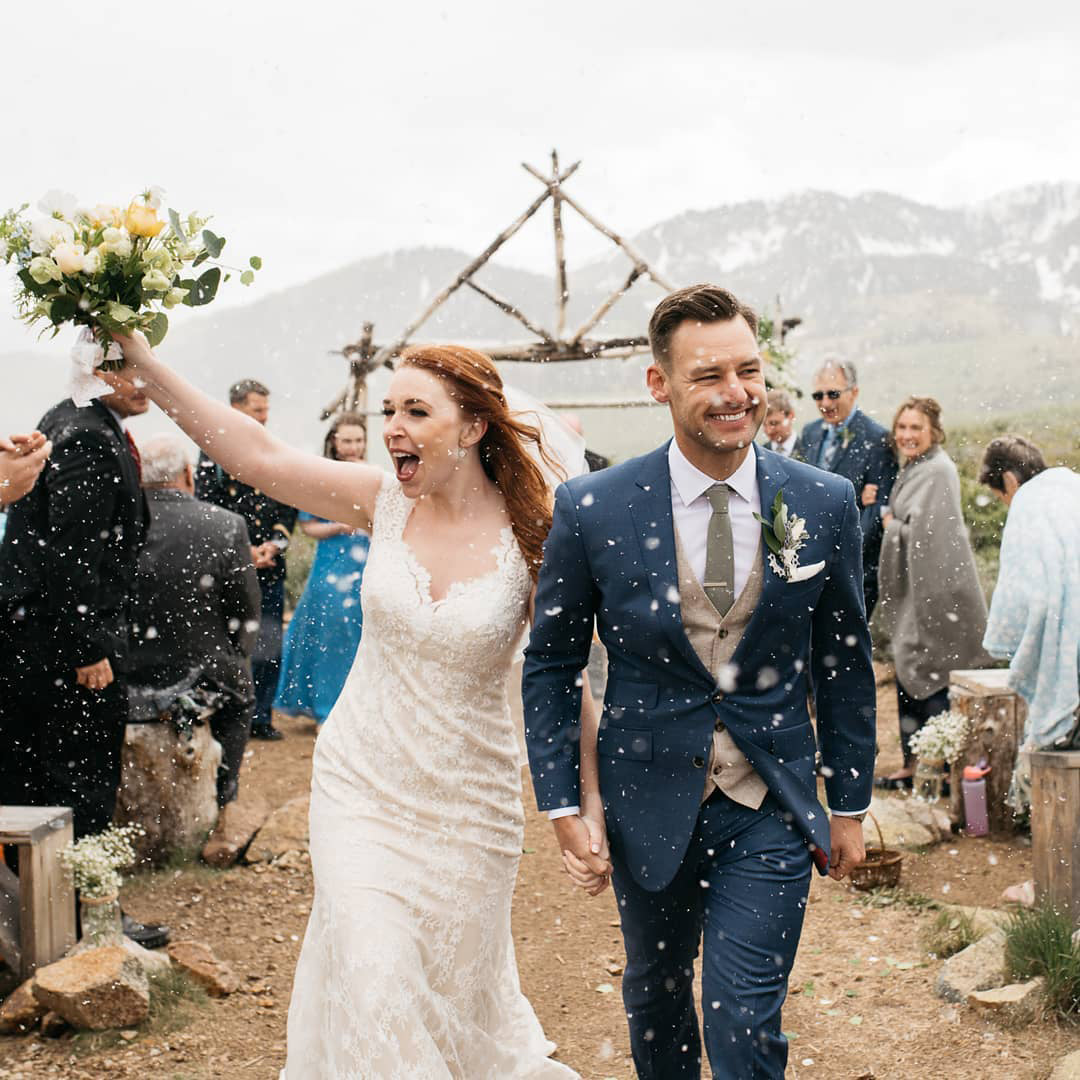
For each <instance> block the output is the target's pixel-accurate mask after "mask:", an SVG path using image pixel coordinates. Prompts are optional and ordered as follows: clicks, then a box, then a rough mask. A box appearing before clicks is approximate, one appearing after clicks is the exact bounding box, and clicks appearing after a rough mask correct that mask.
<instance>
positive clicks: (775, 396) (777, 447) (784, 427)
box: [763, 387, 798, 457]
mask: <svg viewBox="0 0 1080 1080" xmlns="http://www.w3.org/2000/svg"><path fill="white" fill-rule="evenodd" d="M763 428H764V431H765V449H766V450H772V451H774V452H775V453H777V454H783V456H784V457H791V452H792V451H793V450H794V449H795V443H796V442H797V441H798V435H797V434H796V432H795V404H794V402H792V400H791V395H790V394H789V393H788V392H787V391H786V390H782V389H780V388H779V387H774V388H773V389H772V390H770V391H769V395H768V404H767V406H766V411H765V423H764V425H763Z"/></svg>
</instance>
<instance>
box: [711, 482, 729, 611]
mask: <svg viewBox="0 0 1080 1080" xmlns="http://www.w3.org/2000/svg"><path fill="white" fill-rule="evenodd" d="M728 495H729V488H728V486H727V484H713V486H712V487H711V488H709V490H708V491H706V492H705V497H706V498H707V499H708V500H709V502H710V503H711V504H712V517H710V518H709V535H708V540H707V542H706V546H705V582H704V587H705V595H706V596H708V598H709V600H710V601H711V603H712V606H713V607H714V608H716V610H717V611H718V612H719V614H720V615H721V616H724V615H726V614H727V613H728V612H729V611H730V610H731V606H732V604H734V603H735V544H734V541H733V540H732V538H731V518H730V517H729V516H728Z"/></svg>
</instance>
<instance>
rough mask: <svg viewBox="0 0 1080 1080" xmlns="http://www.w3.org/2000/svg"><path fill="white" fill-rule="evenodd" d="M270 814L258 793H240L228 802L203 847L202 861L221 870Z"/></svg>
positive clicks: (228, 864)
mask: <svg viewBox="0 0 1080 1080" xmlns="http://www.w3.org/2000/svg"><path fill="white" fill-rule="evenodd" d="M269 814H270V807H269V806H267V804H266V803H265V802H264V801H263V800H262V799H260V798H258V797H257V796H251V797H248V796H245V795H241V796H240V798H238V799H235V800H234V801H233V802H231V803H227V804H226V805H225V806H224V807H223V808H222V810H221V813H220V814H219V815H218V820H217V825H215V826H214V831H213V832H212V833H211V834H210V838H209V839H208V840H207V841H206V845H205V846H204V847H203V850H202V858H203V862H205V863H209V864H210V865H211V866H216V867H218V868H219V869H222V870H224V869H225V868H226V867H228V866H232V865H233V863H235V862H236V860H237V859H238V858H239V857H240V856H241V854H242V853H243V852H244V849H245V848H246V847H247V846H248V844H249V843H251V838H252V837H253V836H254V835H255V834H256V833H257V832H258V831H259V829H261V828H262V826H263V825H264V824H265V822H266V819H267V817H268V816H269Z"/></svg>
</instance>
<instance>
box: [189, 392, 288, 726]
mask: <svg viewBox="0 0 1080 1080" xmlns="http://www.w3.org/2000/svg"><path fill="white" fill-rule="evenodd" d="M229 404H230V405H231V406H232V407H233V408H234V409H236V410H237V412H241V413H243V414H244V415H245V416H250V417H251V418H252V419H253V420H255V421H257V422H258V423H260V424H263V425H264V426H265V424H266V421H267V419H268V418H269V416H270V391H269V390H268V389H267V388H266V387H265V386H264V385H263V384H262V383H261V382H258V381H256V380H255V379H241V380H240V381H239V382H237V383H233V385H232V386H231V387H229ZM195 494H196V496H198V498H200V499H202V500H204V501H205V502H211V503H215V504H216V505H217V506H220V507H222V508H223V509H225V510H231V511H233V512H234V513H237V514H239V515H240V516H241V517H242V518H243V519H244V521H245V522H246V523H247V528H248V535H249V536H250V538H251V545H252V546H251V558H252V562H254V564H255V570H256V572H257V574H258V577H259V589H260V590H261V593H262V617H261V625H260V628H259V639H258V642H257V643H256V645H255V654H254V656H253V658H252V665H251V667H252V673H253V675H254V678H255V713H254V715H253V717H252V721H251V737H252V738H253V739H280V738H281V737H282V734H281V732H280V731H278V729H277V728H275V727H274V725H273V724H272V723H271V720H270V716H271V706H272V704H273V701H274V693H275V691H276V690H277V684H278V678H279V676H280V674H281V638H282V626H281V623H282V617H283V616H284V614H285V552H286V550H287V549H288V546H289V534H290V533H291V532H292V530H293V526H294V525H295V523H296V510H295V509H294V508H293V507H291V506H286V505H284V504H283V503H280V502H278V501H277V500H276V499H274V498H273V497H272V495H269V494H267V493H266V492H263V491H260V490H258V488H254V487H252V486H251V485H250V484H246V483H244V481H243V480H242V479H239V478H237V477H234V476H230V475H229V474H228V473H226V472H225V470H224V469H222V468H221V466H220V465H216V464H215V463H214V462H213V461H212V460H211V459H210V457H209V456H208V455H207V454H206V453H205V452H204V453H202V454H200V456H199V464H198V468H197V470H196V474H195Z"/></svg>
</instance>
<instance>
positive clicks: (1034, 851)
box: [1031, 750, 1080, 926]
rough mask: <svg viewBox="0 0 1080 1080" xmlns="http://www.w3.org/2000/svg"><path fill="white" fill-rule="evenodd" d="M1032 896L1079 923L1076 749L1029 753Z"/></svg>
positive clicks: (1079, 762) (1079, 758) (1079, 772)
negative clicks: (1033, 880) (1033, 875)
mask: <svg viewBox="0 0 1080 1080" xmlns="http://www.w3.org/2000/svg"><path fill="white" fill-rule="evenodd" d="M1031 857H1032V863H1033V866H1034V871H1035V898H1036V899H1037V900H1044V899H1045V900H1048V901H1049V902H1050V903H1051V904H1053V906H1054V907H1056V908H1057V909H1058V911H1060V912H1063V913H1068V914H1069V915H1071V917H1072V921H1073V925H1074V926H1078V925H1080V751H1053V750H1041V751H1035V752H1033V753H1032V754H1031Z"/></svg>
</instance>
